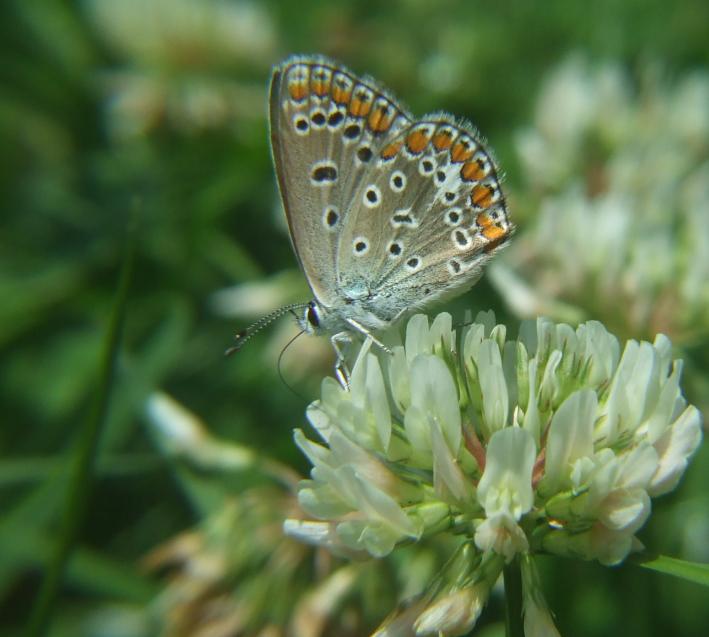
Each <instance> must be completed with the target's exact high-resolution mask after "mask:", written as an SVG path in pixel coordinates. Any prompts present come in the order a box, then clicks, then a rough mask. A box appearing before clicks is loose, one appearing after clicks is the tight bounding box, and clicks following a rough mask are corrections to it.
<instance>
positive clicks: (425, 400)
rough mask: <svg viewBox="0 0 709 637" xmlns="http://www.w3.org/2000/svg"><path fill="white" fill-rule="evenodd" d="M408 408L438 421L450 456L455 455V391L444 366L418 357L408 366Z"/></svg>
mask: <svg viewBox="0 0 709 637" xmlns="http://www.w3.org/2000/svg"><path fill="white" fill-rule="evenodd" d="M411 405H412V406H413V407H417V408H418V409H419V410H421V411H422V412H423V413H424V414H426V415H427V416H430V417H432V418H434V419H436V420H437V422H438V424H439V425H440V427H441V431H442V432H443V437H444V438H445V440H446V443H447V444H448V447H449V449H450V450H451V453H452V454H453V455H454V456H457V455H458V450H459V449H460V444H461V439H462V430H461V420H460V407H459V406H458V390H457V388H456V384H455V381H454V380H453V377H452V376H451V373H450V370H449V369H448V367H447V366H446V364H445V363H444V362H443V361H442V360H441V359H440V358H438V357H437V356H433V355H431V354H421V355H419V356H417V357H416V359H415V360H414V361H413V363H412V364H411Z"/></svg>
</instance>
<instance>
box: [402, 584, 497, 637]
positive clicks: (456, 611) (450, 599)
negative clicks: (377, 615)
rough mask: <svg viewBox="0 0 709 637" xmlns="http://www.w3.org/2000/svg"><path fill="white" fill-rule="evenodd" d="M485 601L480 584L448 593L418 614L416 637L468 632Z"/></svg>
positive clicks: (434, 636) (485, 596)
mask: <svg viewBox="0 0 709 637" xmlns="http://www.w3.org/2000/svg"><path fill="white" fill-rule="evenodd" d="M486 601H487V593H486V592H485V593H483V587H482V586H481V585H476V586H472V587H470V588H463V589H461V590H459V591H456V592H454V593H449V594H447V595H445V596H443V597H441V598H439V599H438V600H436V601H435V602H433V604H431V605H430V606H429V607H428V608H427V609H426V610H425V611H424V612H423V613H421V615H419V617H418V619H417V620H416V623H415V624H414V627H415V629H416V636H417V637H425V636H428V635H430V636H432V637H438V636H439V635H451V636H453V635H465V634H466V633H468V632H469V631H470V630H471V629H472V627H473V626H474V625H475V622H476V621H477V620H478V617H479V616H480V613H481V611H482V609H483V606H484V605H485V602H486Z"/></svg>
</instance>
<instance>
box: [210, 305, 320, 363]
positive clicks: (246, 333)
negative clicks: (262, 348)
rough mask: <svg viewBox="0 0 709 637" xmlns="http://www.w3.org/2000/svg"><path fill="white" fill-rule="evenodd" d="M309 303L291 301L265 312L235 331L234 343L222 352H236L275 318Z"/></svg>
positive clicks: (227, 353) (226, 354) (304, 306)
mask: <svg viewBox="0 0 709 637" xmlns="http://www.w3.org/2000/svg"><path fill="white" fill-rule="evenodd" d="M309 305H310V303H291V304H290V305H285V306H283V307H280V308H278V309H277V310H274V311H273V312H271V313H270V314H266V316H263V317H261V318H260V319H259V320H258V321H256V322H254V323H252V324H251V325H249V326H248V327H247V328H246V329H244V330H241V331H240V332H237V333H236V335H235V336H234V341H235V343H234V345H232V346H231V347H230V348H229V349H228V350H227V351H226V352H224V355H225V356H231V355H232V354H235V353H236V352H238V351H239V350H240V349H241V348H242V347H243V346H244V345H245V344H246V342H247V341H249V340H251V337H252V336H254V335H255V334H257V333H258V332H260V331H261V330H262V329H263V328H264V327H266V326H267V325H270V324H271V323H273V321H275V320H276V319H279V318H281V316H283V315H284V314H288V312H294V311H295V310H304V309H305V308H306V307H308V306H309Z"/></svg>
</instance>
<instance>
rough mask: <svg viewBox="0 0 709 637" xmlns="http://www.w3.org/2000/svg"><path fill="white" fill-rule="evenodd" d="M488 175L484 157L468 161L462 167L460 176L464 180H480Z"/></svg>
mask: <svg viewBox="0 0 709 637" xmlns="http://www.w3.org/2000/svg"><path fill="white" fill-rule="evenodd" d="M486 175H487V172H486V170H485V162H484V161H483V160H482V159H474V160H472V161H466V162H465V163H464V164H463V166H462V168H461V169H460V177H461V179H463V181H480V180H481V179H483V178H484V177H485V176H486Z"/></svg>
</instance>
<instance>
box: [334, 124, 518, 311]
mask: <svg viewBox="0 0 709 637" xmlns="http://www.w3.org/2000/svg"><path fill="white" fill-rule="evenodd" d="M371 193H374V194H373V195H371ZM371 199H375V202H376V205H374V203H373V202H372V201H371ZM354 204H355V207H354V208H353V209H352V210H351V211H350V213H349V215H350V216H349V217H348V223H347V224H346V226H345V227H344V228H343V232H342V234H341V237H340V246H339V248H338V251H337V252H338V263H337V269H338V271H339V272H340V273H341V277H344V278H345V279H347V280H345V281H344V287H345V288H347V286H348V285H356V282H358V281H362V280H366V285H367V287H368V288H369V290H370V291H371V293H372V294H373V296H374V297H375V300H374V302H375V303H378V304H379V305H380V306H381V308H382V313H381V318H383V319H385V320H387V321H391V320H394V319H395V318H396V317H397V316H398V315H400V314H402V313H404V312H405V311H407V310H408V309H411V308H412V307H424V306H426V305H427V304H428V303H429V302H431V301H434V300H436V299H439V298H440V297H442V296H445V295H447V294H449V293H453V292H456V291H461V290H462V289H464V288H466V287H470V286H471V285H472V284H473V283H474V282H475V281H476V280H477V278H478V276H479V273H480V270H481V267H482V265H483V263H484V262H485V261H486V260H487V259H488V258H489V256H490V255H491V254H492V252H493V251H494V250H495V249H496V248H497V247H498V246H499V245H501V244H502V243H504V242H505V241H506V240H507V238H509V236H510V235H511V233H512V230H513V226H512V224H511V223H510V222H509V220H508V216H507V211H506V207H505V201H504V198H503V196H502V192H501V189H500V184H499V179H498V176H497V171H496V169H495V166H494V163H493V160H492V159H491V157H490V156H489V153H488V152H487V150H486V149H485V147H484V145H483V144H482V142H481V141H480V139H479V136H478V135H477V134H476V133H475V132H474V131H473V130H472V129H471V128H469V127H467V126H461V125H458V124H456V123H454V122H453V121H452V120H451V118H450V117H448V116H445V115H439V116H431V117H428V118H424V119H423V120H421V121H419V122H414V123H412V124H410V126H409V127H407V128H406V129H404V130H403V131H401V132H400V133H399V134H398V135H396V136H393V137H392V138H390V139H388V140H387V143H386V144H385V145H384V146H383V147H382V149H381V150H380V153H379V155H378V157H377V158H376V159H375V160H374V161H372V163H371V166H370V170H369V171H367V173H366V174H365V178H364V180H363V181H362V182H361V184H360V188H359V192H357V193H355V195H354ZM358 242H363V243H366V244H367V247H366V250H363V251H362V252H360V253H358V251H357V245H358ZM360 247H361V246H360Z"/></svg>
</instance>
